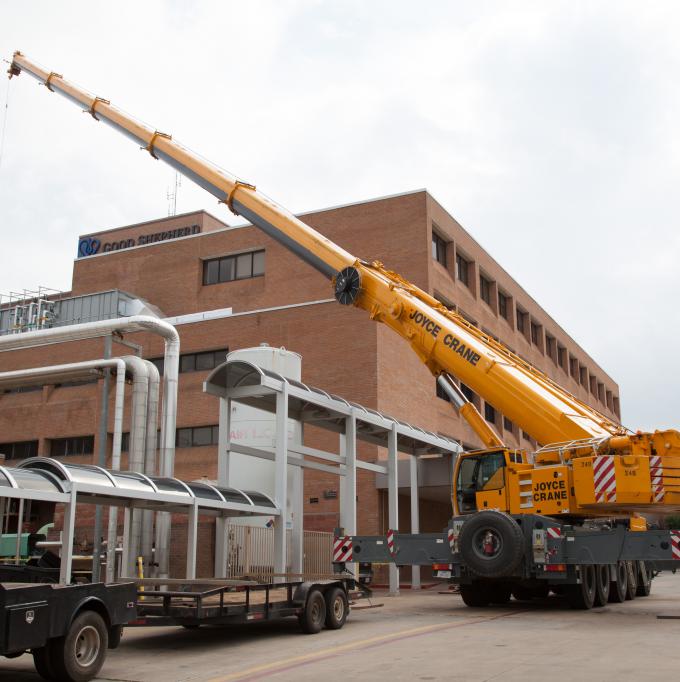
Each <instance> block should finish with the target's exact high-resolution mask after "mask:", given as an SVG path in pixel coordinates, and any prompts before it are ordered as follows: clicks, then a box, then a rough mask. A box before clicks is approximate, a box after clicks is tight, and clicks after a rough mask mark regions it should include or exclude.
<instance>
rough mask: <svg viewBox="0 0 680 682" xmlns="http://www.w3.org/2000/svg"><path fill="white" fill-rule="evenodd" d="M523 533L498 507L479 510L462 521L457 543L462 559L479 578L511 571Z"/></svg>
mask: <svg viewBox="0 0 680 682" xmlns="http://www.w3.org/2000/svg"><path fill="white" fill-rule="evenodd" d="M524 544H525V543H524V536H523V535H522V530H521V528H520V527H519V526H518V525H517V522H516V521H515V519H513V518H512V516H510V515H509V514H506V513H504V512H498V511H490V510H489V511H481V512H478V513H477V514H473V515H472V516H471V517H470V518H469V519H467V520H466V521H465V523H464V524H463V527H462V528H461V531H460V537H459V547H460V554H461V558H462V559H463V562H464V563H465V564H466V565H467V567H468V568H469V569H470V571H472V572H473V573H475V574H476V575H479V576H481V577H483V578H501V577H507V576H511V575H514V573H515V571H516V570H517V568H518V567H519V565H520V564H521V563H522V559H523V558H524Z"/></svg>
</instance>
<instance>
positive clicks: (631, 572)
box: [624, 561, 638, 601]
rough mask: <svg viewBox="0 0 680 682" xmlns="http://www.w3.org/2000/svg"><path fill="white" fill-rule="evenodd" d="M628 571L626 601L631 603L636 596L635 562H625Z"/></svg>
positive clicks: (636, 576) (636, 571) (636, 572)
mask: <svg viewBox="0 0 680 682" xmlns="http://www.w3.org/2000/svg"><path fill="white" fill-rule="evenodd" d="M624 563H625V564H626V570H627V571H628V587H627V589H626V601H632V600H633V599H635V597H636V595H637V583H638V569H637V562H636V561H625V562H624Z"/></svg>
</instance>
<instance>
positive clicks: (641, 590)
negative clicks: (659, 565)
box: [635, 561, 652, 597]
mask: <svg viewBox="0 0 680 682" xmlns="http://www.w3.org/2000/svg"><path fill="white" fill-rule="evenodd" d="M635 563H637V571H638V584H637V591H636V592H635V594H636V595H637V596H638V597H649V593H650V592H651V591H652V572H651V571H650V570H649V567H648V566H647V564H646V563H645V562H644V561H637V562H635Z"/></svg>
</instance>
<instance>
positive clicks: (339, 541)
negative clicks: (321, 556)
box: [333, 536, 353, 561]
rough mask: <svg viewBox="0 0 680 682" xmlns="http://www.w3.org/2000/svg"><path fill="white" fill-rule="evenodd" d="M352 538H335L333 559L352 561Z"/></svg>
mask: <svg viewBox="0 0 680 682" xmlns="http://www.w3.org/2000/svg"><path fill="white" fill-rule="evenodd" d="M352 554H353V552H352V538H351V537H349V536H345V537H339V538H335V540H333V561H352Z"/></svg>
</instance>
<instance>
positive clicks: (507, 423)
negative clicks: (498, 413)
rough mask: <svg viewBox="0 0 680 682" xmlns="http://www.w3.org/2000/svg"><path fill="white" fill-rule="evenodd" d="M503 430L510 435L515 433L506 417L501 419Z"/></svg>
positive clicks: (513, 426) (512, 425)
mask: <svg viewBox="0 0 680 682" xmlns="http://www.w3.org/2000/svg"><path fill="white" fill-rule="evenodd" d="M503 428H504V429H505V430H506V431H510V433H514V432H515V425H514V424H513V423H512V422H511V421H510V420H509V419H508V418H507V417H503Z"/></svg>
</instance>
